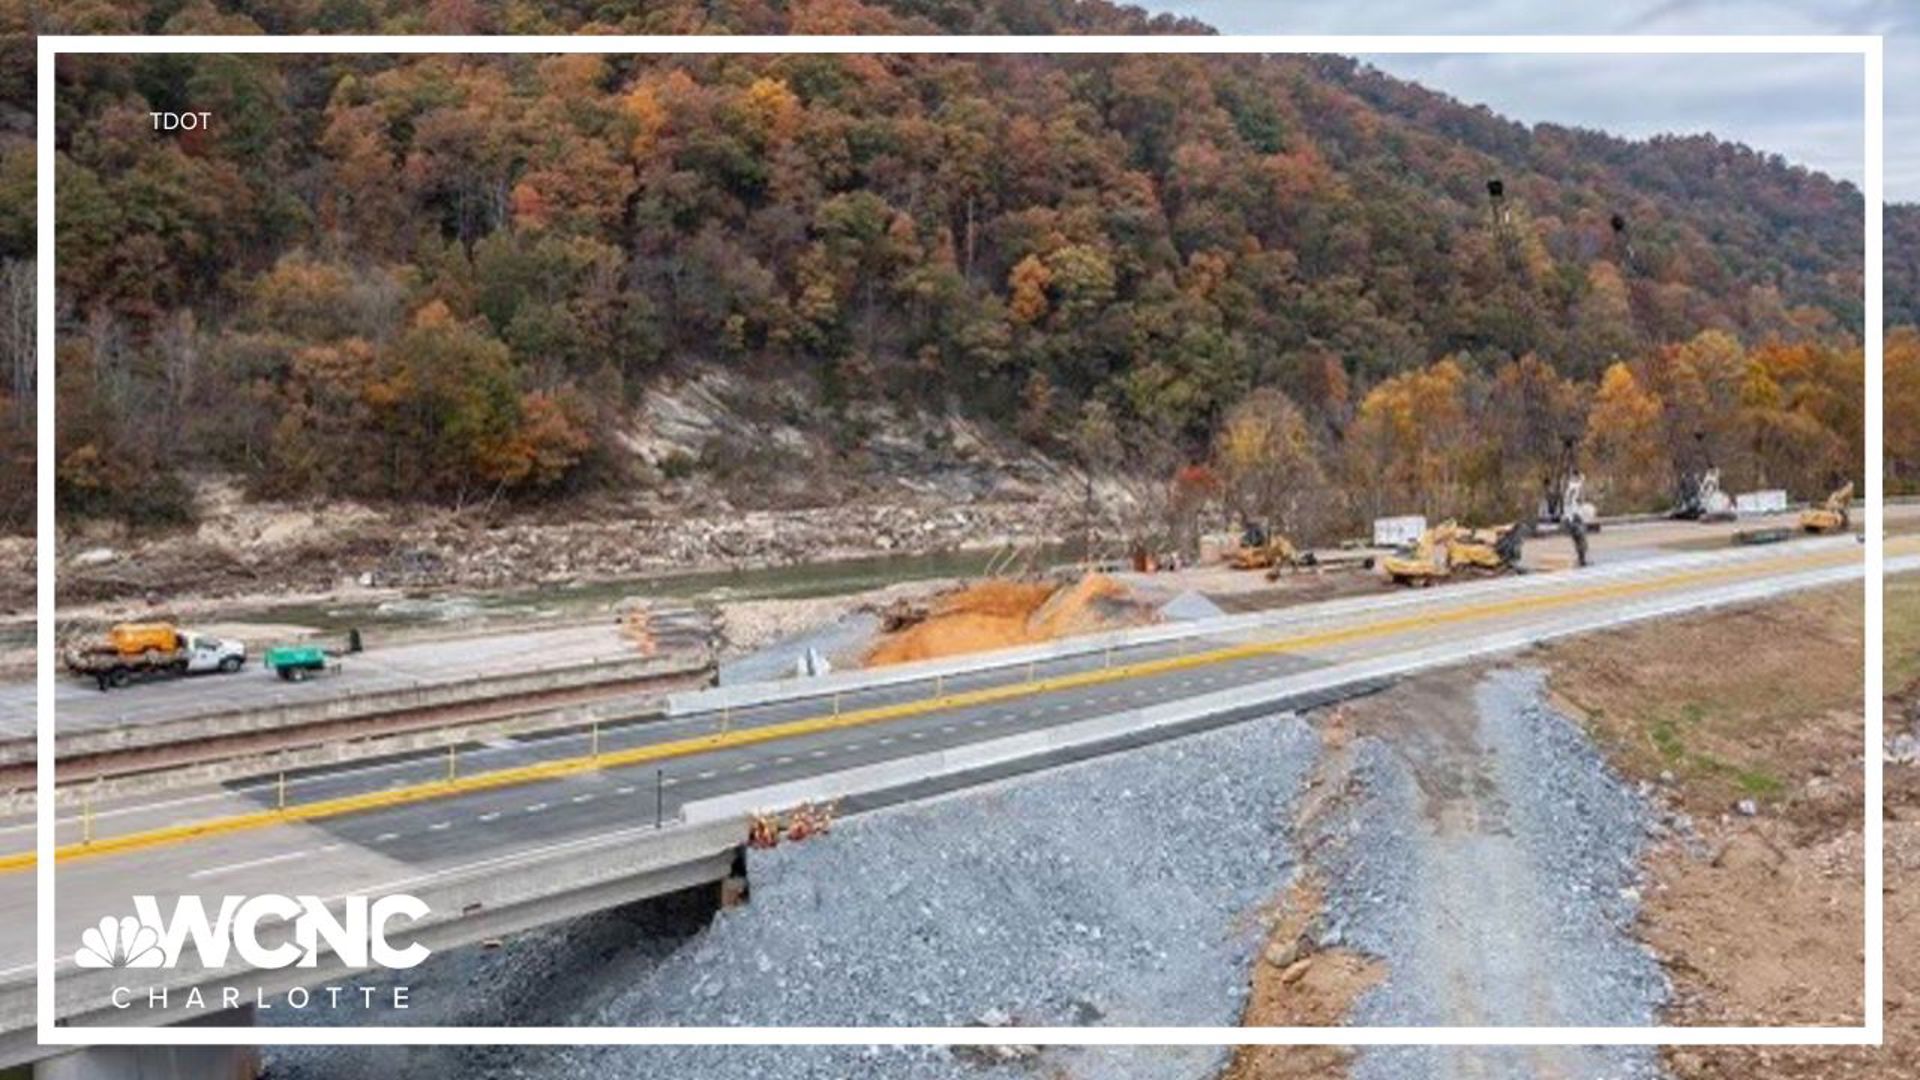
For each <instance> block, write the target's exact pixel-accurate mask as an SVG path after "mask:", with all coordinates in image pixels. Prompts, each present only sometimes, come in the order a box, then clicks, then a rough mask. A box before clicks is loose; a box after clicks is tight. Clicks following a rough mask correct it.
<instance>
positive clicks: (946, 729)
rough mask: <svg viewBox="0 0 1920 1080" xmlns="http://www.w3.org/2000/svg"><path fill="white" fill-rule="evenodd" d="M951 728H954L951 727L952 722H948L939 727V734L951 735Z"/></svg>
mask: <svg viewBox="0 0 1920 1080" xmlns="http://www.w3.org/2000/svg"><path fill="white" fill-rule="evenodd" d="M953 730H954V728H953V725H952V724H948V725H947V726H945V727H943V728H941V729H940V732H941V734H943V735H951V734H953Z"/></svg>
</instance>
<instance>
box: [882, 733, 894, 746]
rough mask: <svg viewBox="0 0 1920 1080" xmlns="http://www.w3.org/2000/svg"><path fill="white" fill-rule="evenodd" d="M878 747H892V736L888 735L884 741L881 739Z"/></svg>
mask: <svg viewBox="0 0 1920 1080" xmlns="http://www.w3.org/2000/svg"><path fill="white" fill-rule="evenodd" d="M880 745H881V746H892V745H893V736H891V735H889V736H887V737H886V738H884V739H881V740H880Z"/></svg>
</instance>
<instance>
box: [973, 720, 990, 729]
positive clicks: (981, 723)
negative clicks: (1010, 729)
mask: <svg viewBox="0 0 1920 1080" xmlns="http://www.w3.org/2000/svg"><path fill="white" fill-rule="evenodd" d="M973 726H974V727H986V726H987V722H986V721H985V720H979V719H976V720H974V722H973Z"/></svg>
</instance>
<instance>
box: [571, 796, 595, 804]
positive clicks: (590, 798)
mask: <svg viewBox="0 0 1920 1080" xmlns="http://www.w3.org/2000/svg"><path fill="white" fill-rule="evenodd" d="M573 801H574V802H577V803H579V802H592V801H593V796H591V795H575V796H574V797H573Z"/></svg>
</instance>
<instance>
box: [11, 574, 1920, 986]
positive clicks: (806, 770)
mask: <svg viewBox="0 0 1920 1080" xmlns="http://www.w3.org/2000/svg"><path fill="white" fill-rule="evenodd" d="M1902 543H1903V544H1904V547H1902V546H1901V544H1892V545H1889V557H1890V558H1891V557H1893V556H1894V555H1896V554H1906V555H1908V556H1911V555H1912V552H1908V551H1906V550H1905V549H1906V548H1912V549H1914V550H1915V551H1920V545H1916V544H1914V543H1913V542H1911V541H1905V542H1902ZM1859 550H1860V549H1859V547H1858V545H1857V544H1856V543H1855V542H1854V541H1853V540H1851V539H1848V538H1840V539H1836V540H1825V541H1814V542H1808V543H1804V544H1796V545H1788V546H1783V547H1774V548H1767V549H1745V550H1741V551H1737V552H1729V553H1725V554H1724V555H1721V554H1716V555H1715V556H1714V557H1713V558H1712V560H1711V561H1710V563H1708V564H1705V565H1704V566H1703V564H1702V563H1700V562H1699V561H1698V560H1697V559H1696V560H1690V561H1687V562H1686V563H1685V565H1684V566H1678V565H1668V564H1663V563H1662V562H1660V561H1657V560H1656V561H1648V562H1640V563H1635V564H1634V565H1633V566H1632V567H1630V568H1621V569H1619V570H1617V571H1615V572H1613V573H1611V574H1609V575H1599V574H1594V575H1591V576H1589V575H1540V576H1539V577H1537V578H1531V579H1526V578H1523V579H1507V580H1506V581H1502V582H1490V583H1487V585H1488V587H1487V588H1477V587H1471V586H1466V585H1457V586H1452V587H1449V588H1442V589H1433V590H1426V591H1422V592H1416V593H1403V594H1398V595H1396V596H1395V597H1393V598H1392V599H1391V600H1390V601H1386V602H1381V603H1378V604H1359V605H1356V604H1352V603H1350V602H1346V603H1343V602H1333V603H1330V604H1327V605H1316V606H1314V607H1312V608H1301V609H1297V610H1295V611H1291V612H1288V613H1287V619H1288V623H1287V625H1286V626H1285V627H1283V628H1281V629H1280V630H1277V631H1266V632H1263V634H1264V637H1265V638H1266V639H1268V640H1274V639H1280V638H1285V639H1288V640H1291V641H1298V642H1299V644H1298V645H1297V646H1293V647H1289V648H1287V649H1286V650H1285V651H1282V652H1278V653H1266V654H1261V655H1256V656H1249V657H1242V658H1238V659H1232V660H1225V661H1220V662H1216V663H1209V664H1206V665H1203V666H1196V667H1189V668H1183V669H1179V670H1174V671H1168V672H1161V673H1156V674H1149V675H1143V676H1140V677H1135V678H1126V679H1116V680H1112V681H1104V682H1097V683H1092V684H1089V685H1080V686H1073V687H1069V688H1064V689H1059V690H1042V691H1039V692H1033V693H1025V694H1021V695H1018V696H1014V697H1010V698H1005V699H1002V700H999V701H995V702H991V703H987V704H974V705H963V706H958V707H946V708H933V709H930V710H928V711H925V712H921V713H918V714H916V715H912V716H906V717H901V718H897V719H892V720H886V721H882V722H874V723H867V724H860V725H857V726H848V727H840V728H835V729H831V730H826V731H819V732H815V733H812V734H807V735H801V736H794V737H789V738H782V739H778V740H774V741H770V742H765V743H760V744H755V745H748V746H740V747H734V748H729V749H721V750H711V751H703V752H698V753H692V754H688V755H686V756H682V757H675V758H672V759H670V760H667V761H664V762H660V763H657V764H646V765H641V766H634V767H630V768H623V769H611V770H601V771H594V772H587V773H582V774H580V775H576V776H570V777H567V778H564V779H558V780H549V781H541V782H537V783H529V784H524V785H519V786H514V787H508V788H501V789H495V790H488V791H480V792H473V793H468V794H462V795H458V796H451V797H446V798H438V799H432V800H428V801H425V802H418V803H411V804H407V805H401V806H395V807H390V808H386V809H380V810H371V811H365V812H360V813H356V814H352V815H346V816H341V817H336V818H331V819H326V820H320V821H314V822H308V823H297V824H284V825H275V826H271V827H267V828H261V829H253V830H248V831H243V832H234V833H227V834H222V835H219V836H216V837H210V838H203V839H195V840H188V841H184V842H175V843H168V844H164V845H160V846H154V847H148V848H143V849H140V850H137V851H130V852H125V853H120V854H111V855H103V856H98V857H90V858H82V859H77V860H73V861H69V862H63V863H62V864H60V866H59V867H58V871H57V876H58V899H57V908H58V910H57V915H58V923H59V926H60V931H59V934H60V937H59V940H61V941H62V942H65V941H68V940H70V939H71V940H76V941H77V940H78V939H77V934H78V932H79V929H80V927H82V926H83V925H86V924H89V923H91V922H94V921H97V920H98V918H99V917H100V915H101V914H103V913H108V912H112V913H121V912H123V911H125V910H128V909H129V907H130V901H129V899H128V898H129V897H131V896H132V895H134V894H136V893H153V894H156V895H159V896H161V897H167V896H171V895H178V894H182V893H194V894H212V895H219V894H223V893H249V892H261V891H273V892H281V893H296V892H315V893H319V894H321V895H339V894H341V893H343V892H374V893H377V892H380V891H382V890H383V889H388V890H391V889H393V888H394V887H395V886H397V885H398V884H400V883H402V882H405V881H406V880H408V879H410V878H416V877H419V876H421V875H424V874H433V873H437V872H441V871H445V870H448V869H451V868H454V867H459V866H463V865H469V864H471V863H473V862H475V861H476V860H479V859H484V858H492V857H497V856H501V855H506V854H510V853H513V852H517V851H528V850H537V849H541V848H545V847H549V846H551V845H554V844H558V843H564V842H566V841H568V840H573V839H579V838H586V837H592V836H595V835H604V834H606V833H609V832H612V831H615V830H620V829H631V828H634V827H635V826H642V825H646V824H649V823H653V822H655V821H656V820H658V821H659V822H660V823H661V824H663V825H666V824H668V823H670V822H671V820H672V819H673V818H674V817H675V815H676V813H677V811H678V810H679V808H680V807H681V806H682V805H683V804H684V803H686V802H688V801H690V800H694V799H702V798H710V797H713V796H716V795H722V794H728V793H732V792H738V791H743V790H748V789H752V788H758V787H765V786H769V785H772V784H777V783H781V782H783V781H788V780H794V779H799V778H802V777H806V776H810V775H817V774H822V773H831V772H836V771H840V770H844V769H848V768H852V767H855V766H858V765H863V764H869V763H873V762H878V761H884V760H887V759H890V758H896V757H905V756H911V755H915V754H921V753H926V752H928V751H931V750H934V749H937V748H940V747H945V746H953V745H957V744H961V743H966V742H972V741H977V740H985V739H991V738H997V737H1002V736H1005V735H1009V734H1014V733H1017V732H1022V731H1031V730H1035V729H1040V728H1045V727H1048V726H1052V725H1058V724H1064V723H1068V722H1071V721H1073V720H1078V719H1086V718H1089V717H1094V716H1102V715H1108V714H1112V713H1116V712H1121V711H1126V710H1130V709H1135V708H1140V707H1144V706H1149V705H1153V704H1156V703H1160V702H1166V701H1173V700H1178V699H1181V698H1186V697H1194V696H1198V695H1202V694H1208V693H1213V692H1218V691H1221V690H1225V689H1230V688H1233V687H1242V686H1247V685H1249V684H1253V683H1259V682H1270V681H1272V680H1274V679H1276V678H1281V677H1284V676H1286V675H1289V674H1293V673H1298V672H1301V671H1303V670H1307V669H1311V668H1314V667H1316V666H1320V665H1331V664H1343V663H1350V662H1353V661H1356V660H1362V659H1368V658H1373V657H1379V656H1383V655H1388V654H1392V653H1395V652H1405V651H1411V650H1423V649H1431V648H1434V647H1441V648H1445V647H1448V646H1449V644H1450V643H1455V644H1457V643H1462V642H1468V641H1472V640H1475V639H1477V638H1480V637H1483V636H1485V635H1489V634H1493V633H1495V632H1504V633H1520V634H1523V635H1535V634H1538V635H1546V634H1550V633H1561V632H1567V631H1569V630H1578V629H1581V628H1583V627H1586V626H1591V625H1593V624H1594V623H1596V622H1598V621H1600V620H1602V619H1604V618H1606V617H1608V615H1609V613H1611V612H1615V611H1617V610H1619V608H1620V607H1621V606H1623V605H1624V604H1626V603H1628V602H1630V601H1632V602H1637V601H1649V600H1662V599H1672V600H1676V601H1677V600H1683V599H1688V598H1693V597H1699V596H1702V595H1705V594H1709V593H1712V592H1714V591H1715V590H1724V589H1727V588H1730V587H1734V586H1738V585H1741V584H1743V583H1752V582H1757V581H1768V580H1777V579H1786V578H1789V577H1791V576H1793V575H1796V574H1805V573H1808V572H1811V571H1813V570H1815V569H1826V570H1832V569H1834V568H1835V567H1846V566H1849V565H1857V559H1858V557H1859V556H1858V551H1859ZM1514 581H1518V582H1521V583H1522V584H1520V585H1513V584H1510V582H1514ZM1493 586H1499V588H1493ZM1214 643H1215V644H1237V643H1239V641H1238V639H1234V640H1221V641H1216V642H1214ZM1139 658H1140V657H1138V656H1129V657H1126V658H1125V659H1127V660H1135V659H1139ZM1106 662H1107V660H1106V658H1105V657H1104V656H1101V655H1099V654H1095V655H1093V656H1089V657H1082V658H1077V659H1076V660H1074V661H1072V663H1074V664H1077V665H1088V664H1091V665H1095V666H1098V665H1102V664H1104V663H1106ZM1115 662H1116V663H1118V662H1119V661H1118V660H1116V661H1115ZM1025 677H1026V676H1025V672H1024V670H1015V671H1000V672H987V673H981V674H980V675H978V676H977V678H978V679H979V680H980V681H981V682H982V683H985V682H988V681H992V680H1005V679H1016V680H1019V679H1024V678H1025ZM967 685H968V684H967V683H965V682H963V683H960V684H958V685H956V684H952V683H950V684H949V685H948V686H947V687H946V689H947V690H948V691H949V692H950V693H951V692H954V691H958V690H961V689H965V688H967ZM924 695H925V688H924V687H915V686H907V687H899V688H893V689H889V690H887V691H883V692H881V693H879V694H877V695H875V696H874V698H872V699H864V698H863V699H861V700H860V701H859V702H857V705H868V704H873V703H874V702H875V701H876V700H890V699H893V698H896V697H916V696H919V697H923V696H924ZM855 705H856V703H847V704H845V705H844V706H843V707H846V708H849V709H850V708H853V707H855ZM820 712H821V703H820V702H818V701H811V702H800V703H782V704H778V705H774V706H769V707H766V708H764V709H755V710H746V711H743V712H742V713H740V714H737V715H735V716H733V717H731V718H730V722H731V723H733V724H736V725H753V724H764V723H770V722H774V721H776V720H780V719H791V718H794V717H796V716H800V715H808V716H817V715H819V714H820ZM714 722H715V718H714V717H713V716H696V717H689V718H687V719H685V720H682V721H677V722H674V723H673V724H664V723H663V724H652V725H635V726H632V727H629V728H623V729H618V730H617V731H613V732H603V733H602V736H601V738H602V744H601V749H602V751H603V752H605V751H608V750H611V749H614V748H617V747H620V746H626V745H638V744H642V743H645V742H647V741H649V740H654V741H657V740H662V739H667V738H672V737H676V736H678V735H683V734H684V733H685V731H684V730H683V729H684V728H686V727H689V726H698V725H701V724H705V725H707V726H708V728H709V729H710V728H711V725H712V724H713V723H714ZM579 738H580V736H575V737H573V739H572V741H571V743H568V742H567V741H565V740H561V741H555V740H532V741H516V742H512V743H507V744H502V745H500V746H498V747H488V748H479V749H476V750H473V751H470V752H469V758H471V757H472V755H475V754H485V755H490V756H486V757H482V758H480V759H479V762H476V761H473V760H469V761H468V763H467V766H466V767H468V768H479V767H481V765H480V762H484V763H485V765H486V767H498V766H500V765H503V764H508V763H512V762H518V761H524V760H530V759H531V757H533V756H539V755H550V756H561V755H562V754H566V753H571V754H578V753H580V752H581V749H582V748H581V746H580V745H579V742H578V739H579ZM543 743H545V744H546V745H543ZM444 768H445V763H444V760H432V759H428V760H419V761H412V762H399V763H393V762H389V763H385V764H379V765H368V764H364V763H363V764H358V765H354V766H349V767H345V768H342V769H339V770H334V771H330V772H321V773H314V774H310V775H308V776H305V777H302V778H300V779H301V781H302V785H303V786H302V788H301V789H300V792H301V793H300V794H299V796H298V798H299V799H307V798H314V797H319V795H320V794H322V793H335V792H346V791H355V790H367V789H368V787H369V785H372V786H382V785H398V784H404V783H413V782H419V781H420V780H422V779H423V778H434V779H437V778H438V777H439V776H442V775H444V772H443V770H444ZM271 791H272V789H271V788H268V787H265V786H262V785H251V786H242V787H239V788H235V789H227V790H221V791H218V792H201V793H194V792H183V793H179V794H176V795H172V796H168V797H162V798H157V799H155V800H153V801H152V802H147V803H129V804H125V805H121V806H115V807H109V808H103V810H102V813H101V815H100V816H98V817H97V818H96V821H95V824H96V827H97V828H99V829H101V830H102V833H97V834H96V835H111V834H112V833H113V832H114V831H116V830H119V831H132V830H138V829H146V828H154V827H159V826H161V825H165V824H172V823H176V822H178V821H180V820H182V819H183V818H197V817H198V816H199V815H202V814H206V813H208V812H210V811H216V810H224V811H226V812H233V811H239V810H244V809H249V808H253V807H257V806H258V805H261V804H262V803H263V802H265V801H266V800H267V799H268V798H269V796H270V792H271ZM199 800H211V801H199ZM74 827H75V822H74V821H73V820H72V818H71V817H69V818H68V820H67V821H66V822H65V824H64V828H65V829H66V830H67V832H68V834H69V835H71V831H72V829H73V828H74ZM30 837H31V833H30V831H28V830H27V829H26V828H25V827H24V823H20V822H14V823H9V825H8V826H7V827H5V828H4V829H0V848H4V849H5V850H19V849H23V848H25V847H27V846H28V844H29V841H30ZM32 882H33V875H32V874H31V873H25V872H14V873H8V874H0V974H5V973H7V972H8V971H12V972H16V973H17V972H18V971H20V970H21V969H22V967H23V966H24V965H30V964H31V956H32V954H31V949H32V934H31V931H30V929H29V928H30V927H31V925H32V919H31V913H32V899H33V893H32Z"/></svg>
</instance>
